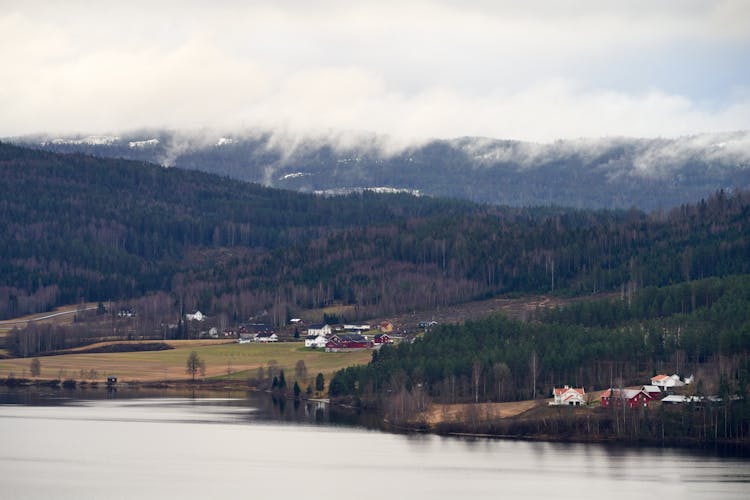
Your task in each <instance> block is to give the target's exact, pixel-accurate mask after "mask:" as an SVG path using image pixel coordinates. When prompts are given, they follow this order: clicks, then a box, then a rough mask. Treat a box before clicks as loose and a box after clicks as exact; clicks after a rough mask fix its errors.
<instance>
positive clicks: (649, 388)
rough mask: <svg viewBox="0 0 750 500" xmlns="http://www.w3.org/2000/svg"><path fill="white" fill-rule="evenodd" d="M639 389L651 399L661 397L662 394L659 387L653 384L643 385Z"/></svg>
mask: <svg viewBox="0 0 750 500" xmlns="http://www.w3.org/2000/svg"><path fill="white" fill-rule="evenodd" d="M641 390H642V391H643V392H645V393H646V394H648V395H649V397H650V398H651V399H661V397H662V396H663V395H664V393H663V392H662V390H661V389H659V387H658V386H655V385H644V386H643V387H641Z"/></svg>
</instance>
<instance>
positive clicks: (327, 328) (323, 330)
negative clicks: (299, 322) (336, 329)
mask: <svg viewBox="0 0 750 500" xmlns="http://www.w3.org/2000/svg"><path fill="white" fill-rule="evenodd" d="M332 332H333V330H331V325H328V324H325V323H316V324H313V325H310V326H308V327H307V335H308V336H310V335H330V334H331V333H332Z"/></svg>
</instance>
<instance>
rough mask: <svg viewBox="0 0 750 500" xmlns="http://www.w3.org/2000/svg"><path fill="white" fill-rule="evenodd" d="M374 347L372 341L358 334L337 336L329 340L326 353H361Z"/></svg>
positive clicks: (332, 336)
mask: <svg viewBox="0 0 750 500" xmlns="http://www.w3.org/2000/svg"><path fill="white" fill-rule="evenodd" d="M372 345H373V344H372V342H371V341H369V340H367V339H366V338H365V337H363V336H362V335H359V334H356V333H352V334H336V335H331V336H330V337H329V338H328V342H326V345H325V349H326V352H348V351H361V350H363V349H369V348H370V347H372Z"/></svg>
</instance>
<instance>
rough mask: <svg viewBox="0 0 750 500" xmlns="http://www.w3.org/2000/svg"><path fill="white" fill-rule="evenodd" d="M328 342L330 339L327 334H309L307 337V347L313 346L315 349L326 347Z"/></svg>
mask: <svg viewBox="0 0 750 500" xmlns="http://www.w3.org/2000/svg"><path fill="white" fill-rule="evenodd" d="M327 343H328V339H327V338H326V336H325V335H308V336H307V337H306V338H305V347H312V348H313V349H322V348H325V346H326V344H327Z"/></svg>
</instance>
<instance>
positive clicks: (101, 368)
mask: <svg viewBox="0 0 750 500" xmlns="http://www.w3.org/2000/svg"><path fill="white" fill-rule="evenodd" d="M167 343H168V344H170V345H172V346H174V347H175V348H174V349H172V350H167V351H147V352H125V353H95V354H64V355H59V356H42V357H40V358H38V359H39V361H40V362H41V377H40V378H50V379H51V378H75V379H81V376H80V371H81V370H86V371H89V370H96V371H97V372H98V377H97V379H98V380H100V381H101V380H103V379H104V378H105V377H106V376H107V375H115V376H117V377H118V379H119V380H120V381H123V382H127V381H143V382H145V381H156V380H179V379H187V378H189V376H188V375H187V374H186V373H185V362H186V360H187V357H188V355H189V354H190V352H191V351H196V352H197V353H198V355H199V356H200V358H201V359H202V360H203V361H205V363H206V378H209V377H219V376H227V374H228V372H231V377H232V378H243V379H244V378H248V377H255V376H256V372H257V369H258V367H259V366H263V367H264V368H265V367H266V366H268V363H269V361H272V360H273V361H276V362H277V363H278V366H279V368H281V369H283V370H284V373H285V375H286V379H287V381H288V383H289V384H290V385H291V384H292V383H293V380H294V367H295V365H296V363H297V361H299V360H303V361H304V362H305V365H306V366H307V372H308V378H307V379H306V380H301V381H300V385H301V386H302V387H303V388H304V387H305V386H306V384H307V383H308V382H310V381H312V380H313V379H314V378H315V376H316V375H317V374H318V372H321V373H323V374H324V375H325V378H326V381H328V380H330V377H331V375H332V374H333V372H335V371H336V370H338V369H341V368H344V367H347V366H351V365H355V364H364V363H367V362H368V361H369V360H370V358H371V356H372V352H371V351H369V350H365V351H359V352H347V353H326V352H322V351H319V350H313V349H307V348H305V347H304V346H303V344H302V343H301V342H280V343H277V344H238V343H236V342H231V343H227V342H226V341H206V340H196V341H188V340H186V341H168V342H167ZM30 363H31V360H30V359H28V358H26V359H0V377H7V376H9V375H10V374H11V373H12V374H14V375H15V376H16V377H20V376H23V375H24V373H25V375H26V377H29V371H30Z"/></svg>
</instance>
